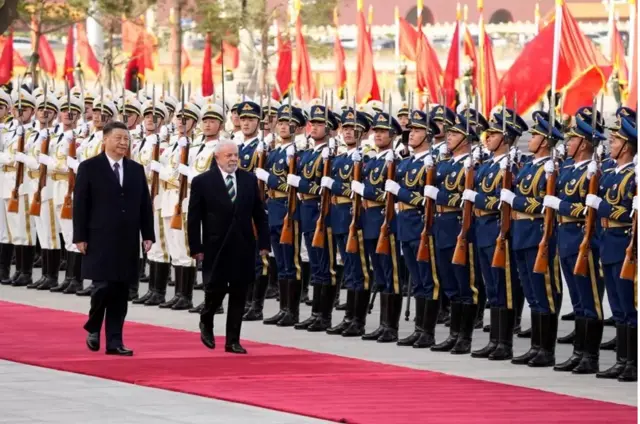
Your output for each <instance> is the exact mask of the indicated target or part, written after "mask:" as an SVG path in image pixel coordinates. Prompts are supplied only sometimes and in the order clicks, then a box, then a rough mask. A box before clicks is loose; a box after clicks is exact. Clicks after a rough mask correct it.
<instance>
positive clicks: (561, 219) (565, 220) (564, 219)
mask: <svg viewBox="0 0 640 424" xmlns="http://www.w3.org/2000/svg"><path fill="white" fill-rule="evenodd" d="M558 223H559V224H574V223H584V218H574V217H572V216H560V215H558Z"/></svg>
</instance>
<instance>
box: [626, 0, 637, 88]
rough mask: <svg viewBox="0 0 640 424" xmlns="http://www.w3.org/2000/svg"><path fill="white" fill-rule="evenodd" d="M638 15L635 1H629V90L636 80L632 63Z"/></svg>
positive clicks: (634, 67)
mask: <svg viewBox="0 0 640 424" xmlns="http://www.w3.org/2000/svg"><path fill="white" fill-rule="evenodd" d="M637 14H638V9H637V7H636V0H629V54H630V56H631V60H630V61H629V83H628V87H629V90H630V89H631V86H632V85H633V84H634V83H635V80H636V72H637V70H636V66H635V65H636V64H635V63H633V53H634V52H635V51H636V42H637V40H636V34H637V29H636V15H637Z"/></svg>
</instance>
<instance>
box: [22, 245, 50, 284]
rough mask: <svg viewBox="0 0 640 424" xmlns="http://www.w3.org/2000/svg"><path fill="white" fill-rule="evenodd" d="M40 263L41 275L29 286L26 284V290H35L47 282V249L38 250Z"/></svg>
mask: <svg viewBox="0 0 640 424" xmlns="http://www.w3.org/2000/svg"><path fill="white" fill-rule="evenodd" d="M40 258H41V259H40V262H41V263H42V266H41V267H42V274H41V275H40V278H38V279H37V280H36V281H32V282H31V284H27V286H26V287H27V288H28V289H37V288H38V287H40V285H41V284H44V282H45V281H47V275H48V274H49V263H48V262H47V258H48V257H47V249H41V250H40Z"/></svg>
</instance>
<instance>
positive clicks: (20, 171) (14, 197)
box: [7, 81, 24, 213]
mask: <svg viewBox="0 0 640 424" xmlns="http://www.w3.org/2000/svg"><path fill="white" fill-rule="evenodd" d="M20 86H21V84H20V81H18V116H19V117H20V119H18V122H19V123H20V129H21V130H22V131H21V133H20V137H19V138H18V148H17V150H16V153H24V125H23V124H22V94H21V93H20V90H21V88H20ZM16 162H17V161H16ZM23 181H24V163H22V162H17V163H16V183H15V186H14V187H13V190H12V191H11V198H10V199H9V204H8V205H7V212H11V213H18V210H19V206H20V202H19V197H18V196H19V195H18V193H19V191H20V186H21V185H22V183H23Z"/></svg>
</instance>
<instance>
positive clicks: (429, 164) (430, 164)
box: [424, 154, 433, 169]
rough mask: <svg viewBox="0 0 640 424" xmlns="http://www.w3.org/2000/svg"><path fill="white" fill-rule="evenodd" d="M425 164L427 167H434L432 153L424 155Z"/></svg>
mask: <svg viewBox="0 0 640 424" xmlns="http://www.w3.org/2000/svg"><path fill="white" fill-rule="evenodd" d="M424 166H426V167H427V169H429V168H432V167H433V157H431V155H429V154H428V155H427V156H425V157H424Z"/></svg>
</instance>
